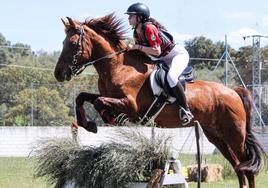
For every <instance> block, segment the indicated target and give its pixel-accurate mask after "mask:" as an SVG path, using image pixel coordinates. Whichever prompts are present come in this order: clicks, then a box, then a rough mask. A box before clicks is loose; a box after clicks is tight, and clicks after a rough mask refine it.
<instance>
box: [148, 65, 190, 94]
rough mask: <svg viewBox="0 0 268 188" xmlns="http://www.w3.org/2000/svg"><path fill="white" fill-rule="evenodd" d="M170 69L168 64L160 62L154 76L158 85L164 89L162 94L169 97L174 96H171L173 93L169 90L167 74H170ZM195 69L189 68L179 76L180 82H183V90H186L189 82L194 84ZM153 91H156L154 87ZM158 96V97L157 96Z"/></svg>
mask: <svg viewBox="0 0 268 188" xmlns="http://www.w3.org/2000/svg"><path fill="white" fill-rule="evenodd" d="M168 70H169V67H168V66H167V65H166V63H163V62H162V61H158V63H157V69H156V71H155V74H154V78H152V79H155V81H156V83H157V85H158V86H159V87H161V88H162V89H163V91H162V92H161V93H163V92H164V93H165V95H167V96H172V95H170V93H171V91H170V88H169V84H168V82H167V73H168ZM192 73H193V67H191V66H187V67H186V68H185V69H184V70H183V72H182V74H181V75H180V76H179V78H178V81H179V82H181V84H182V86H183V88H184V89H185V84H186V83H188V82H193V81H194V77H193V74H192ZM152 89H154V88H153V87H152ZM156 96H157V95H156Z"/></svg>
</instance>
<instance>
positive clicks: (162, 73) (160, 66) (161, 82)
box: [139, 61, 194, 125]
mask: <svg viewBox="0 0 268 188" xmlns="http://www.w3.org/2000/svg"><path fill="white" fill-rule="evenodd" d="M168 70H169V67H168V66H167V65H166V63H163V62H161V61H158V62H157V67H156V70H154V71H153V72H152V74H151V76H150V82H151V88H152V91H153V93H154V96H155V100H154V101H153V103H152V104H151V106H150V107H149V109H148V110H147V112H146V113H145V115H144V116H143V117H142V118H141V120H140V121H139V123H140V124H142V125H146V124H147V123H148V122H149V120H150V119H155V118H156V117H157V115H158V114H159V113H160V112H161V110H162V109H163V108H164V106H165V105H166V104H171V103H173V102H175V101H176V98H174V97H173V96H172V95H171V91H170V90H171V89H170V87H169V84H168V82H167V73H168ZM192 72H193V68H192V67H191V66H188V67H186V68H185V70H184V71H183V73H182V74H181V75H180V76H179V78H178V81H179V82H181V83H182V85H183V87H184V89H185V85H186V83H188V82H194V78H193V74H192Z"/></svg>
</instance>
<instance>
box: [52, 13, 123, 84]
mask: <svg viewBox="0 0 268 188" xmlns="http://www.w3.org/2000/svg"><path fill="white" fill-rule="evenodd" d="M67 19H68V21H64V20H63V19H62V22H63V24H64V26H65V31H66V37H65V39H64V42H63V49H62V52H61V54H60V57H59V60H58V62H57V65H56V67H55V71H54V75H55V77H56V79H57V80H58V81H60V82H62V81H64V80H68V81H69V80H70V79H71V78H72V75H77V74H79V73H80V72H82V70H83V69H84V68H85V66H84V65H85V64H87V65H88V64H90V62H88V61H91V62H96V61H98V62H101V60H102V59H107V58H111V57H113V56H114V55H116V54H118V53H121V52H122V51H124V49H125V47H126V45H125V44H124V43H123V42H122V41H123V40H124V39H125V35H124V34H125V31H124V30H123V27H122V21H121V20H118V19H116V17H115V15H114V13H112V14H109V15H106V16H104V17H101V18H97V19H91V20H86V21H85V22H84V23H80V22H78V21H75V20H72V19H71V18H69V17H67ZM92 60H93V61H92ZM92 64H93V63H92Z"/></svg>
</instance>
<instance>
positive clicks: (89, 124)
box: [83, 121, 98, 133]
mask: <svg viewBox="0 0 268 188" xmlns="http://www.w3.org/2000/svg"><path fill="white" fill-rule="evenodd" d="M83 127H84V129H86V130H87V131H88V132H92V133H97V132H98V128H97V125H96V123H95V122H94V121H88V122H87V125H86V126H83Z"/></svg>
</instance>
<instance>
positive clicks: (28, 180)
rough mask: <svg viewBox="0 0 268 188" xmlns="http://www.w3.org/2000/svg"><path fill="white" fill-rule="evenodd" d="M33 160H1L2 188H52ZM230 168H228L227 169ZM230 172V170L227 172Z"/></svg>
mask: <svg viewBox="0 0 268 188" xmlns="http://www.w3.org/2000/svg"><path fill="white" fill-rule="evenodd" d="M180 159H181V161H182V163H183V165H188V164H191V163H192V162H193V161H194V156H190V155H182V156H181V157H180ZM203 160H206V161H207V163H221V164H222V165H223V166H226V164H227V163H226V162H225V160H223V158H222V157H221V156H220V155H214V156H211V155H209V156H203ZM31 162H32V161H31V159H29V158H15V157H12V158H0V187H1V188H52V187H53V186H49V185H48V184H47V183H46V181H45V180H44V179H34V178H33V173H34V172H33V169H32V163H31ZM227 168H228V167H227ZM227 171H228V170H227ZM195 187H197V186H196V183H192V182H190V183H189V188H195ZM201 187H202V188H236V187H238V182H237V179H236V177H232V176H231V177H228V178H227V179H225V180H224V181H221V182H213V183H202V185H201ZM256 187H257V188H267V187H268V172H267V171H263V172H262V173H260V174H259V175H258V176H257V178H256Z"/></svg>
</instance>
